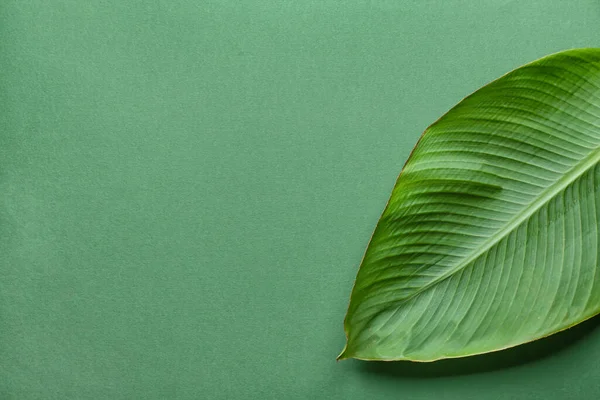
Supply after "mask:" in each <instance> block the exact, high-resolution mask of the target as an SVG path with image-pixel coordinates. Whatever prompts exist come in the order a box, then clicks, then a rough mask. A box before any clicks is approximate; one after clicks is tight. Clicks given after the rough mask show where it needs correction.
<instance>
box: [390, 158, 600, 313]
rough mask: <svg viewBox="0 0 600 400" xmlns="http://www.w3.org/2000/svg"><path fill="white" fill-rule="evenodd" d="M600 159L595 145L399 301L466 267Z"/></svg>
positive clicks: (405, 300) (408, 299) (409, 297)
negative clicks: (449, 265) (501, 223)
mask: <svg viewBox="0 0 600 400" xmlns="http://www.w3.org/2000/svg"><path fill="white" fill-rule="evenodd" d="M599 161H600V147H596V148H595V149H594V150H592V151H591V152H590V154H588V155H587V156H586V157H585V158H583V159H582V160H581V161H580V162H578V163H577V164H576V165H575V166H573V167H572V168H571V169H570V170H569V171H568V172H567V173H565V174H564V175H563V176H562V177H560V179H558V180H557V181H556V182H554V183H553V184H552V185H550V186H548V187H547V188H546V189H545V190H544V191H543V192H542V193H541V194H540V195H539V196H538V197H536V199H535V200H534V201H533V202H531V203H530V204H529V205H528V206H527V207H525V208H524V209H522V210H521V211H520V212H519V213H518V214H517V215H515V216H514V217H513V218H511V219H510V220H509V221H508V222H507V223H506V225H504V227H503V228H502V229H500V230H499V231H497V232H496V233H495V234H494V235H492V236H490V237H489V238H488V240H486V241H485V242H483V243H482V244H481V246H480V247H479V248H478V249H477V250H476V251H475V252H473V253H472V254H471V255H469V256H468V257H467V258H466V259H464V260H463V261H462V262H461V263H459V264H457V265H456V266H455V267H454V268H451V269H450V270H449V271H448V272H447V273H445V274H442V275H440V276H439V277H438V278H436V279H434V280H432V281H431V282H429V283H428V284H426V285H424V286H423V287H421V288H419V289H418V290H416V291H415V292H414V293H412V294H411V295H410V296H408V297H406V298H404V299H402V300H401V301H400V302H399V303H400V304H402V303H406V302H408V301H410V300H411V299H413V298H414V297H416V296H418V295H419V294H420V293H423V292H424V291H426V290H427V289H429V288H430V287H432V286H434V285H437V284H438V283H440V282H442V281H444V280H445V279H448V278H450V277H451V276H452V275H454V274H455V273H457V272H459V271H461V270H462V269H464V268H466V267H467V266H468V265H469V264H471V263H472V262H473V261H475V260H476V259H477V258H479V257H480V256H481V255H482V254H484V253H485V252H486V251H488V250H489V249H491V248H492V247H493V246H494V245H496V244H497V243H499V242H500V241H501V240H502V239H504V238H505V237H506V236H508V235H509V234H510V233H511V232H513V230H514V229H516V228H517V227H519V225H521V223H523V222H524V221H526V220H527V219H529V217H531V216H532V215H533V214H534V213H535V212H537V211H538V210H539V209H540V208H542V207H543V206H544V205H546V204H547V203H548V202H549V201H550V200H552V199H553V198H555V197H556V195H557V194H558V193H560V192H562V191H564V190H565V189H566V188H567V186H569V185H570V184H571V183H573V182H575V181H576V180H577V179H579V178H580V177H581V176H582V175H584V174H585V173H586V172H587V171H588V170H590V169H591V168H592V167H594V166H595V165H596V164H597V163H598V162H599Z"/></svg>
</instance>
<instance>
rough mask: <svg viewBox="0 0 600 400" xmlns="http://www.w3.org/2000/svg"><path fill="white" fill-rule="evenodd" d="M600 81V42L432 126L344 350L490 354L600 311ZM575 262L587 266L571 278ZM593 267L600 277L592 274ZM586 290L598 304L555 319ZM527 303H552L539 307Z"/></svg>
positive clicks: (373, 246)
mask: <svg viewBox="0 0 600 400" xmlns="http://www.w3.org/2000/svg"><path fill="white" fill-rule="evenodd" d="M599 88H600V51H599V50H597V49H580V50H571V51H567V52H563V53H558V54H556V55H552V56H548V57H545V58H543V59H540V60H538V61H535V62H533V63H531V64H528V65H526V66H524V67H521V68H518V69H517V70H515V71H512V72H511V73H509V74H507V75H505V76H503V77H502V78H500V79H498V80H496V81H494V82H492V83H491V84H489V85H486V86H485V87H484V88H482V89H480V90H478V91H477V92H475V93H473V94H472V95H470V96H468V97H467V98H465V99H464V100H463V101H461V102H460V103H459V104H458V105H457V106H455V107H454V108H453V109H451V110H450V111H449V112H448V113H446V114H445V115H444V116H442V117H441V118H440V119H439V120H438V121H436V122H435V123H434V124H432V125H431V126H430V127H429V128H428V129H427V130H426V131H425V133H424V134H423V136H422V137H421V139H420V140H419V143H418V144H417V146H416V147H415V149H414V150H413V152H412V153H411V156H410V157H409V160H408V161H407V163H406V165H405V167H404V168H403V171H402V173H401V174H400V177H399V178H398V180H397V182H396V185H395V187H394V190H393V192H392V196H391V198H390V201H389V202H388V205H387V206H386V209H385V210H384V213H383V214H382V217H381V219H380V221H379V223H378V225H377V228H376V229H375V232H374V234H373V237H372V239H371V242H370V244H369V247H368V249H367V252H366V254H365V257H364V259H363V262H362V263H361V267H360V269H359V273H358V275H357V279H356V282H355V286H354V288H353V291H352V296H351V301H350V305H349V308H348V313H347V316H346V320H345V331H346V335H347V337H348V343H347V346H346V348H345V349H344V351H343V352H342V354H341V355H340V357H339V358H348V357H355V358H361V359H382V360H396V359H399V360H402V359H408V360H414V361H431V360H435V359H439V358H449V357H461V356H466V355H471V354H479V353H483V352H489V351H495V350H499V349H501V348H506V347H512V346H514V345H518V344H520V343H524V342H526V341H530V340H534V339H536V338H539V337H543V336H546V335H548V334H551V333H553V332H555V331H558V330H561V329H564V328H565V327H567V326H570V325H572V324H574V323H577V322H581V321H582V320H583V319H587V318H589V317H590V316H591V315H592V314H596V313H598V310H599V309H600V299H599V298H597V296H596V298H593V299H592V297H593V294H592V292H593V290H592V289H593V286H594V285H596V284H598V285H599V287H600V282H598V279H597V278H596V275H597V274H595V269H596V266H597V265H596V264H597V259H598V257H597V249H598V246H597V238H598V235H597V230H598V224H597V221H598V218H597V217H598V216H597V215H596V213H597V210H598V208H599V207H598V204H596V203H597V201H598V199H599V198H600V195H599V194H598V193H597V191H598V190H597V189H598V188H599V187H600V185H599V184H598V181H597V176H596V172H595V171H596V169H597V168H596V167H597V164H598V161H600V150H599V145H600V129H599V127H600V89H599ZM424 182H425V183H424ZM582 182H583V183H582ZM567 197H568V202H569V203H568V204H566V203H565V201H566V200H565V199H566V198H567ZM573 205H576V206H573ZM569 207H570V208H569ZM457 210H458V211H457ZM582 210H584V211H582ZM453 214H455V216H454V217H452V215H453ZM460 214H462V215H463V216H462V217H460V216H457V215H460ZM592 214H593V218H590V216H592ZM432 216H433V217H432ZM565 216H567V217H565ZM583 216H585V217H586V218H587V219H584V218H583ZM565 218H566V219H565ZM590 221H591V222H590ZM436 225H437V227H438V229H437V233H434V232H436V230H435V229H432V228H433V226H436ZM559 225H560V226H559ZM419 226H422V227H423V226H424V227H425V229H421V230H419V229H417V228H416V227H419ZM550 228H552V230H551V229H550ZM584 228H585V229H584ZM567 231H568V233H569V234H568V235H567V233H566V232H567ZM528 232H529V233H528ZM532 232H535V233H532ZM539 232H545V233H544V234H543V235H541V236H540V234H539ZM567 237H570V238H572V241H571V242H569V243H566V238H567ZM577 241H579V242H577ZM584 242H585V243H586V245H587V246H588V248H590V246H591V248H592V249H593V251H592V253H591V255H590V253H589V252H587V253H586V252H584V251H583V247H582V246H583V245H582V243H584ZM521 243H526V244H527V246H524V245H521ZM532 243H533V244H532ZM561 243H562V245H557V244H561ZM576 246H579V247H577V248H575V247H576ZM542 247H543V248H542ZM544 249H545V250H544ZM549 249H550V252H551V253H552V254H550V255H546V253H547V252H548V251H549ZM539 253H541V254H542V255H539ZM550 256H551V257H550ZM482 260H483V261H482ZM566 262H570V263H572V264H573V265H575V264H576V265H577V266H578V268H575V267H573V268H571V270H570V271H568V272H567V274H565V276H564V278H563V277H562V275H560V277H559V278H557V276H558V275H557V271H555V270H559V269H560V271H561V274H562V272H564V269H565V267H564V265H565V263H566ZM526 265H527V267H526ZM505 266H508V267H510V269H511V270H508V269H509V268H508V267H507V268H506V269H504V267H505ZM581 266H583V267H582V268H584V270H583V271H581V269H582V268H580V267H581ZM513 267H514V268H515V270H516V271H512V268H513ZM592 273H593V276H594V278H593V279H592V280H591V281H590V282H592V283H593V286H590V287H586V286H585V285H584V284H583V283H581V282H580V281H579V278H580V276H579V275H582V276H584V277H589V276H590V274H592ZM536 274H537V275H536ZM540 276H542V277H543V279H539V282H538V281H536V279H537V278H539V277H540ZM574 277H575V279H573V280H572V279H571V278H574ZM470 279H477V281H474V282H478V283H477V284H475V283H471V284H470V285H468V282H469V280H470ZM484 282H485V286H483V287H484V288H486V290H483V291H480V289H481V287H482V285H484ZM536 282H538V283H539V285H538V286H539V288H537V289H536V287H535V284H536ZM509 283H510V284H512V285H515V287H514V288H511V287H510V286H509V285H508V284H509ZM588 286H589V285H588ZM529 289H531V290H532V291H535V293H537V295H535V296H532V295H528V293H529V292H528V290H529ZM582 291H583V292H588V293H589V294H588V301H587V303H589V305H586V306H585V307H583V308H581V307H579V308H581V309H579V308H577V307H576V308H577V309H576V310H574V311H571V312H570V314H569V312H567V314H568V315H567V316H565V315H562V316H561V315H555V316H553V317H551V316H550V314H551V312H552V309H551V308H552V306H553V305H554V303H555V299H550V298H549V296H550V295H549V294H552V293H554V295H555V297H556V296H557V295H558V294H561V295H564V296H567V295H570V294H571V292H573V296H577V295H578V294H580V292H582ZM507 292H511V293H512V295H511V294H509V295H508V297H507ZM482 293H483V294H482ZM436 296H437V297H436ZM511 296H512V297H511ZM515 300H516V305H515V306H514V307H513V304H514V303H515ZM526 300H528V301H540V302H541V303H540V305H539V307H534V310H533V311H532V312H527V310H526V309H525V308H524V302H525V301H526ZM575 300H576V299H575V298H574V297H573V299H572V300H571V303H570V305H575V304H577V303H576V302H575ZM592 300H593V301H592ZM579 301H580V300H579ZM548 303H549V304H550V308H548V307H549V306H548ZM563 303H564V304H566V305H569V304H567V303H568V302H567V301H564V302H563ZM564 304H563V306H562V307H563V308H564ZM544 307H545V308H544ZM559 308H560V307H559ZM546 309H548V311H547V312H546V313H547V314H548V315H546V316H544V317H543V318H542V317H540V316H541V314H540V315H536V314H535V313H536V312H539V313H541V312H542V311H543V310H546ZM509 311H511V312H512V314H511V313H510V312H509ZM562 311H564V310H562ZM562 311H561V312H562ZM488 314H489V315H492V317H486V315H488ZM515 315H516V317H515ZM518 318H523V321H525V322H527V324H529V325H530V326H529V327H528V326H526V325H527V324H524V323H522V322H521V323H519V321H517V320H516V319H518ZM536 318H537V320H539V321H541V323H540V324H537V323H536ZM504 321H508V324H509V325H508V326H510V329H514V330H515V332H516V333H513V332H511V331H510V330H507V328H505V327H503V326H502V324H503V323H504ZM538 325H539V326H538ZM490 327H491V328H490ZM490 329H492V331H490ZM494 329H495V331H494ZM421 336H423V337H421Z"/></svg>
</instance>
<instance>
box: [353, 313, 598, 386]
mask: <svg viewBox="0 0 600 400" xmlns="http://www.w3.org/2000/svg"><path fill="white" fill-rule="evenodd" d="M599 326H600V317H597V318H591V319H589V320H587V321H585V322H582V323H581V324H579V325H576V326H575V327H573V328H570V329H567V330H565V331H562V332H559V333H557V334H555V335H552V336H549V337H547V338H544V339H540V340H536V341H533V342H531V343H527V344H523V345H520V346H516V347H513V348H510V349H506V350H502V351H497V352H493V353H488V354H482V355H477V356H472V357H464V358H454V359H445V360H440V361H436V362H430V363H416V362H410V361H395V362H385V361H371V362H361V367H360V369H362V370H363V371H365V372H367V373H371V374H377V375H383V376H386V375H387V376H393V377H410V378H434V377H448V376H457V375H472V374H479V373H485V372H491V371H496V370H501V369H506V368H512V367H517V366H520V365H524V364H528V363H532V362H535V361H538V360H541V359H544V358H546V357H550V356H552V355H554V354H556V353H558V352H561V351H563V350H565V349H567V348H568V347H570V346H571V345H573V344H575V343H576V342H578V341H580V340H581V339H583V338H584V337H586V336H588V335H590V334H591V333H592V332H593V331H594V330H595V329H597V328H598V327H599Z"/></svg>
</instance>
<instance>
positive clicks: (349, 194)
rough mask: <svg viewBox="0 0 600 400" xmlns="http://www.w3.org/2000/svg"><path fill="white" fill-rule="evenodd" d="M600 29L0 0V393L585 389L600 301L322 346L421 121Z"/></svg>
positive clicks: (559, 8) (583, 392)
mask: <svg viewBox="0 0 600 400" xmlns="http://www.w3.org/2000/svg"><path fill="white" fill-rule="evenodd" d="M599 39H600V3H599V2H598V1H596V0H585V1H568V2H567V1H558V0H556V1H550V0H548V1H539V0H530V1H508V0H505V1H502V0H493V1H492V0H488V1H457V0H436V1H425V0H418V1H404V0H400V1H399V0H394V1H392V0H371V1H358V0H350V1H332V0H294V1H275V0H273V1H266V0H265V1H262V0H255V1H241V0H231V1H226V0H222V1H206V0H204V1H203V0H189V1H185V0H162V1H159V0H153V1H138V0H129V1H123V0H105V1H83V0H79V1H77V0H46V1H42V0H4V1H3V2H2V4H0V107H1V108H0V128H1V129H0V398H2V399H17V400H21V399H332V400H335V399H365V398H368V399H411V400H414V399H417V400H418V399H440V400H444V399H446V400H454V399H462V400H468V399H477V400H491V399H544V400H546V399H561V400H564V399H583V400H586V399H597V398H599V397H600V383H599V378H600V364H599V363H598V360H599V359H600V326H598V325H599V323H598V322H597V321H596V320H593V321H591V322H589V323H587V324H585V325H584V326H582V327H580V328H577V329H574V330H571V331H569V332H567V333H566V334H562V335H559V336H557V337H555V338H552V339H549V340H546V341H541V342H536V343H534V344H531V345H528V346H524V347H521V348H518V349H515V350H511V351H508V352H504V353H497V354H494V355H490V356H483V357H477V358H474V359H467V360H458V361H452V362H441V363H436V364H428V365H413V364H407V363H395V364H383V365H382V364H376V363H375V364H366V363H361V362H356V361H348V362H342V363H336V362H335V361H334V359H335V356H336V355H337V354H338V353H339V351H340V350H341V349H342V346H343V342H344V337H343V332H342V319H343V316H344V312H345V309H346V305H347V300H348V296H349V294H350V289H351V286H352V282H353V279H354V276H355V274H356V271H357V267H358V263H359V261H360V258H361V256H362V253H363V251H364V249H365V246H366V244H367V241H368V238H369V236H370V234H371V231H372V229H373V228H374V226H375V223H376V221H377V219H378V217H379V214H380V212H381V211H382V209H383V206H384V205H385V202H386V200H387V198H388V196H389V194H390V191H391V188H392V186H393V183H394V181H395V178H396V176H397V174H398V172H399V171H400V168H401V166H402V164H403V163H404V161H405V159H406V157H407V156H408V154H409V152H410V150H411V148H412V146H413V145H414V143H415V142H416V140H417V138H418V137H419V135H420V134H421V132H422V131H423V129H424V128H425V127H426V126H427V125H428V124H430V123H431V122H433V121H434V120H435V119H436V118H437V117H439V116H440V115H441V114H442V113H443V112H445V111H446V110H447V109H448V108H449V107H451V106H452V105H454V104H455V103H456V102H458V101H459V100H460V99H461V98H462V97H464V96H465V95H467V94H469V93H470V92H471V91H473V90H475V89H477V88H478V87H480V86H481V85H483V84H484V83H486V82H488V81H490V80H492V79H494V78H496V77H498V76H500V75H501V74H503V73H505V72H507V71H509V70H510V69H513V68H515V67H517V66H519V65H521V64H523V63H525V62H528V61H531V60H533V59H536V58H538V57H540V56H543V55H546V54H548V53H551V52H556V51H559V50H563V49H567V48H571V47H586V46H599V45H600V41H599ZM597 326H598V327H597Z"/></svg>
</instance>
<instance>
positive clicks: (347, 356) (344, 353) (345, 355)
mask: <svg viewBox="0 0 600 400" xmlns="http://www.w3.org/2000/svg"><path fill="white" fill-rule="evenodd" d="M352 357H354V355H352V354H351V352H350V350H348V345H347V344H346V346H344V350H342V352H341V353H340V355H339V356H337V358H336V359H335V360H336V361H342V360H348V359H350V358H352Z"/></svg>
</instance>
